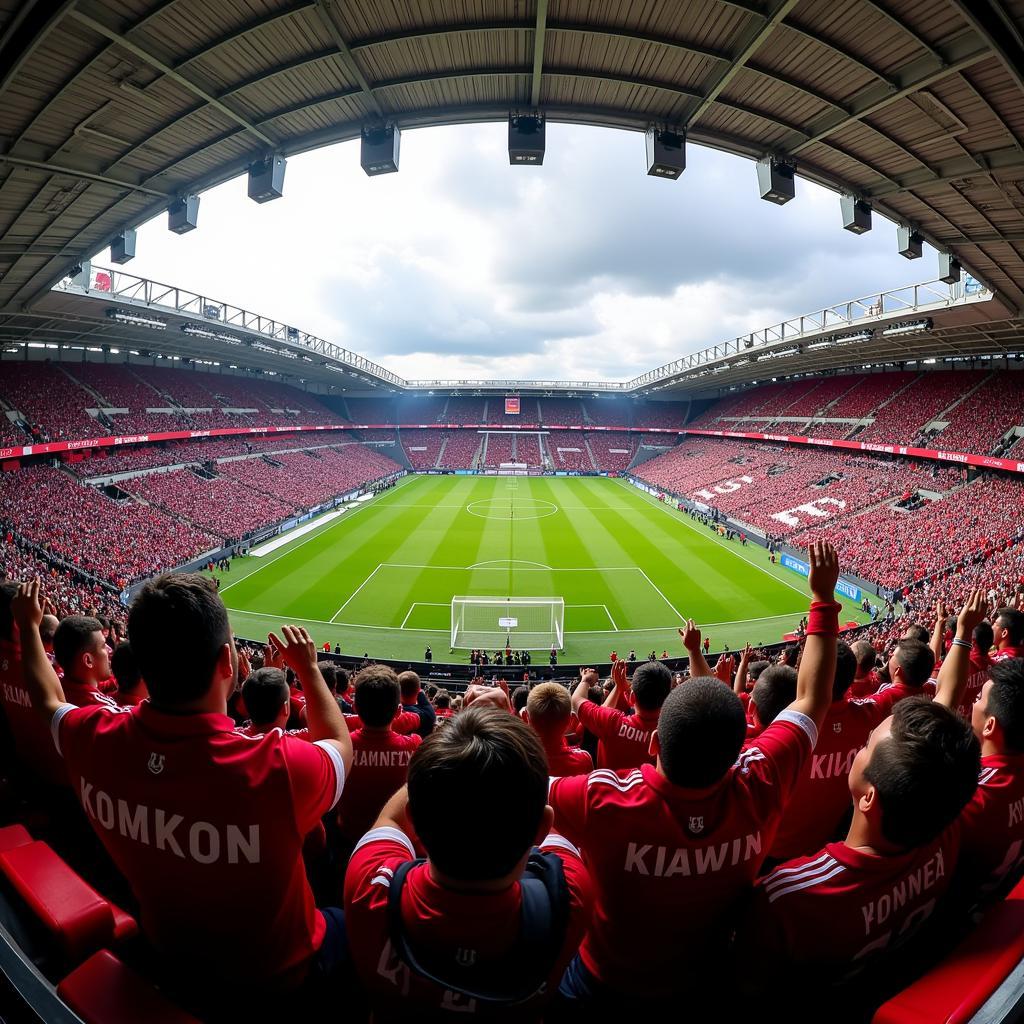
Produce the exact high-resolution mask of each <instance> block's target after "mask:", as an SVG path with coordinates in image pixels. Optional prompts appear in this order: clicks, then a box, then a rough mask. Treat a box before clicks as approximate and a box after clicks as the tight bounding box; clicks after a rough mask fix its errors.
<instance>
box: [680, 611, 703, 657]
mask: <svg viewBox="0 0 1024 1024" xmlns="http://www.w3.org/2000/svg"><path fill="white" fill-rule="evenodd" d="M679 635H680V636H681V637H682V638H683V646H684V647H685V648H686V649H687V650H688V651H692V650H694V649H698V650H699V649H700V630H699V629H698V628H697V625H696V623H694V621H693V619H687V620H686V628H685V629H681V630H679Z"/></svg>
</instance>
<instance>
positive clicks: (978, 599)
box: [956, 590, 988, 639]
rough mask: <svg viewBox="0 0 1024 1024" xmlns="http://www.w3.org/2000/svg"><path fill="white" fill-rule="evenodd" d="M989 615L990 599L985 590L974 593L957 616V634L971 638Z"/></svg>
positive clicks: (969, 596)
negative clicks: (976, 628) (975, 629)
mask: <svg viewBox="0 0 1024 1024" xmlns="http://www.w3.org/2000/svg"><path fill="white" fill-rule="evenodd" d="M987 614H988V598H987V597H986V596H985V591H984V590H975V591H972V592H971V593H970V594H969V595H968V597H967V601H966V603H965V604H964V606H963V608H962V609H961V610H960V614H959V615H958V616H957V620H956V628H957V632H958V633H960V634H963V635H964V638H965V639H966V637H969V636H970V635H971V634H972V633H973V632H974V627H975V626H977V625H978V624H979V623H981V622H983V621H984V620H985V616H986V615H987Z"/></svg>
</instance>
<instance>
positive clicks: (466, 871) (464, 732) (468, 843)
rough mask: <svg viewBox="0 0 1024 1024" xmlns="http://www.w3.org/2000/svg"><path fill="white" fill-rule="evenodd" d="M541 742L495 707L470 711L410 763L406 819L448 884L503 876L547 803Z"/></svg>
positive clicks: (528, 842) (532, 832) (524, 849)
mask: <svg viewBox="0 0 1024 1024" xmlns="http://www.w3.org/2000/svg"><path fill="white" fill-rule="evenodd" d="M547 792H548V774H547V759H546V758H545V755H544V748H543V746H542V745H541V742H540V737H539V736H538V735H537V734H536V732H534V731H533V730H532V729H531V728H530V727H529V726H527V725H526V723H525V722H523V721H522V720H521V719H519V718H517V717H515V716H514V715H510V714H509V713H508V712H507V711H502V710H500V709H498V708H488V707H469V708H467V709H466V710H464V711H462V712H460V713H459V714H458V715H456V716H455V717H454V718H452V719H451V721H450V723H449V724H448V725H447V726H445V728H444V729H440V730H438V731H436V732H433V733H431V734H430V736H428V737H427V739H426V740H425V741H424V742H423V745H422V746H421V747H420V748H419V750H417V752H416V753H415V754H414V755H413V758H412V761H411V763H410V765H409V814H410V816H411V818H412V822H413V826H414V828H415V829H416V833H417V835H418V836H419V838H420V840H421V842H422V843H423V846H424V848H425V849H426V851H427V854H428V855H429V857H430V860H431V862H432V863H433V864H434V865H436V867H437V868H438V869H439V870H440V871H442V872H444V873H445V874H446V875H448V876H449V877H451V878H453V879H461V880H465V881H481V880H484V879H497V878H502V877H503V876H505V875H507V874H508V873H509V872H510V871H511V870H512V869H513V868H514V867H515V866H516V864H517V863H518V862H519V860H520V859H521V858H522V856H523V854H525V853H526V852H527V851H528V850H529V848H530V846H531V845H532V844H533V842H534V840H535V838H536V835H537V830H538V828H539V827H540V824H541V820H542V816H543V813H544V807H545V805H546V803H547Z"/></svg>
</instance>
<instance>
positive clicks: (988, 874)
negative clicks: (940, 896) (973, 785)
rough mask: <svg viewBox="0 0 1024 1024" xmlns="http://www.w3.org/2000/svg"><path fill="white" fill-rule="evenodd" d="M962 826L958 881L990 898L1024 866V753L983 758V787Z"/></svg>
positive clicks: (980, 783)
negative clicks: (1003, 882)
mask: <svg viewBox="0 0 1024 1024" xmlns="http://www.w3.org/2000/svg"><path fill="white" fill-rule="evenodd" d="M960 823H961V827H962V846H961V849H960V863H959V864H958V865H957V876H958V878H963V880H964V881H965V884H966V885H968V886H969V887H970V888H971V889H972V890H974V891H979V890H980V893H981V895H983V896H984V895H987V894H988V893H991V892H993V891H995V890H996V889H998V888H999V885H1000V883H1001V882H1002V881H1003V880H1004V879H1005V878H1006V877H1007V876H1008V875H1010V874H1011V873H1016V871H1017V870H1019V868H1020V867H1021V865H1022V863H1024V754H989V755H988V756H987V757H983V758H982V759H981V773H980V774H979V775H978V788H977V790H975V793H974V796H973V798H972V799H971V801H970V802H969V803H968V804H967V806H966V807H965V808H964V809H963V812H962V814H961V816H960Z"/></svg>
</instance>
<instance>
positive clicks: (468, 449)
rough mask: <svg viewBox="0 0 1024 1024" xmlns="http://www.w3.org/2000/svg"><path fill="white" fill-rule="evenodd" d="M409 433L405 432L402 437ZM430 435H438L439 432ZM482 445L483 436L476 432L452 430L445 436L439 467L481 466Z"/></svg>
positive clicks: (439, 457)
mask: <svg viewBox="0 0 1024 1024" xmlns="http://www.w3.org/2000/svg"><path fill="white" fill-rule="evenodd" d="M408 433H409V431H406V430H403V431H402V436H403V437H405V436H406V435H407V434H408ZM430 433H433V434H437V433H438V431H430ZM482 445H483V434H480V433H478V432H477V431H475V430H450V431H448V432H447V433H445V434H444V448H443V449H442V450H441V452H440V455H439V456H438V458H437V465H438V466H439V467H441V468H442V469H473V468H475V467H476V466H477V465H478V464H479V457H480V450H481V447H482ZM406 450H408V449H406Z"/></svg>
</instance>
